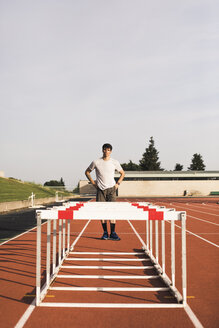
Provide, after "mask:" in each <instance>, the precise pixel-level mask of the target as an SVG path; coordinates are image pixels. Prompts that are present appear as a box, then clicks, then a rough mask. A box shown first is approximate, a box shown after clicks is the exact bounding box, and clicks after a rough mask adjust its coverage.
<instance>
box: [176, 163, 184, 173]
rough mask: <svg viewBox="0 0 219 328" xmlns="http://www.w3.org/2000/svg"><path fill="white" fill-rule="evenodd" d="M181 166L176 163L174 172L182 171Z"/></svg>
mask: <svg viewBox="0 0 219 328" xmlns="http://www.w3.org/2000/svg"><path fill="white" fill-rule="evenodd" d="M182 169H183V165H181V164H179V163H176V165H175V169H174V171H182Z"/></svg>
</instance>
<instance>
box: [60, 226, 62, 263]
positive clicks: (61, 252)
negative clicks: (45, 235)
mask: <svg viewBox="0 0 219 328" xmlns="http://www.w3.org/2000/svg"><path fill="white" fill-rule="evenodd" d="M61 243H62V221H61V220H59V266H60V265H61V257H62V252H61V248H62V244H61Z"/></svg>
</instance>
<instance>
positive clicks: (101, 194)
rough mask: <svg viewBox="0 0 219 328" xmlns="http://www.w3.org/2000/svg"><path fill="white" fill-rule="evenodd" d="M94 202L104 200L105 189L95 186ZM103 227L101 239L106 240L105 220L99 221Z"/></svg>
mask: <svg viewBox="0 0 219 328" xmlns="http://www.w3.org/2000/svg"><path fill="white" fill-rule="evenodd" d="M96 202H106V191H105V190H101V189H99V188H97V194H96ZM101 224H102V227H103V236H102V238H101V239H103V240H107V239H108V231H107V222H106V220H102V221H101Z"/></svg>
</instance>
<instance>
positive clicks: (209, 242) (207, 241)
mask: <svg viewBox="0 0 219 328" xmlns="http://www.w3.org/2000/svg"><path fill="white" fill-rule="evenodd" d="M167 222H168V223H170V222H169V221H167ZM175 226H176V227H177V228H180V229H181V227H180V226H178V225H177V224H175ZM186 232H188V233H190V234H191V235H193V236H195V237H197V238H199V239H202V240H204V241H205V242H206V243H208V244H211V245H213V246H215V247H219V245H217V244H215V243H212V242H211V241H209V240H207V239H205V238H203V237H200V236H199V235H197V234H195V233H193V232H191V231H189V230H187V229H186Z"/></svg>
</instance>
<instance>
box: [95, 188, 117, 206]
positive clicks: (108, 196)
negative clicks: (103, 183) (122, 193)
mask: <svg viewBox="0 0 219 328" xmlns="http://www.w3.org/2000/svg"><path fill="white" fill-rule="evenodd" d="M96 201H97V202H115V201H116V188H115V186H114V187H112V188H108V189H105V190H101V189H99V188H97V194H96Z"/></svg>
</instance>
